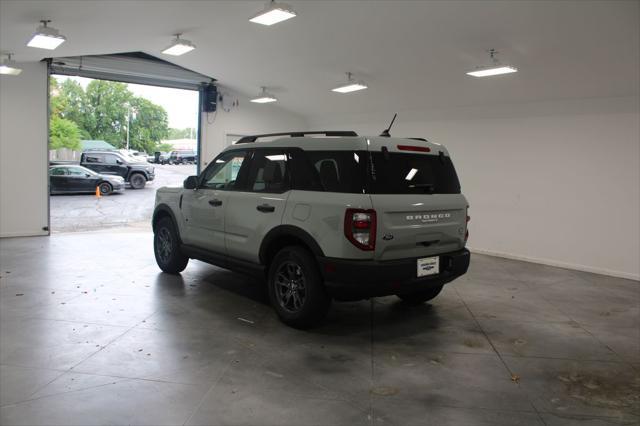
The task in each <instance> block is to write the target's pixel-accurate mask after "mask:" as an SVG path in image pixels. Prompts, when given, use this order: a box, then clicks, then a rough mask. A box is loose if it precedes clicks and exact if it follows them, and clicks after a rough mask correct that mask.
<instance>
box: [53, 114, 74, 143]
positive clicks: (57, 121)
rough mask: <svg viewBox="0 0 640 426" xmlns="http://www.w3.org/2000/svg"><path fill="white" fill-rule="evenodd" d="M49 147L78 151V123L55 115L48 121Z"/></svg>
mask: <svg viewBox="0 0 640 426" xmlns="http://www.w3.org/2000/svg"><path fill="white" fill-rule="evenodd" d="M49 141H50V149H59V148H69V149H73V150H74V151H80V149H81V147H80V129H79V128H78V125H77V124H76V123H74V122H73V121H71V120H67V119H66V118H60V117H59V116H57V115H53V116H52V117H51V121H50V123H49Z"/></svg>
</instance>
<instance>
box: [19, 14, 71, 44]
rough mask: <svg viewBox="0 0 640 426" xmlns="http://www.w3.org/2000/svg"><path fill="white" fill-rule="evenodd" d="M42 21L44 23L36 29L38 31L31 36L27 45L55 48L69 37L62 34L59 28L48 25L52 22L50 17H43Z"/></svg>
mask: <svg viewBox="0 0 640 426" xmlns="http://www.w3.org/2000/svg"><path fill="white" fill-rule="evenodd" d="M40 22H41V23H42V25H40V26H39V27H38V28H37V29H36V32H35V33H34V34H33V35H32V36H31V39H30V40H29V42H28V43H27V46H29V47H37V48H38V49H47V50H53V49H55V48H56V47H58V46H60V45H61V44H62V43H64V42H65V41H66V40H67V38H66V37H65V36H63V35H61V34H60V32H59V31H58V30H56V29H55V28H52V27H48V26H47V24H48V23H49V22H51V20H50V19H43V20H41V21H40Z"/></svg>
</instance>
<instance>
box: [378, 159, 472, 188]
mask: <svg viewBox="0 0 640 426" xmlns="http://www.w3.org/2000/svg"><path fill="white" fill-rule="evenodd" d="M370 155H371V163H370V167H369V168H370V170H369V176H370V178H369V183H368V192H370V193H372V194H414V193H427V194H459V193H460V182H459V181H458V176H457V175H456V171H455V169H454V167H453V163H452V162H451V158H449V157H447V156H444V155H424V154H399V153H388V154H387V155H386V156H385V155H384V154H382V153H381V152H371V153H370Z"/></svg>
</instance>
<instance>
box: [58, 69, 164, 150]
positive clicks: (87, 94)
mask: <svg viewBox="0 0 640 426" xmlns="http://www.w3.org/2000/svg"><path fill="white" fill-rule="evenodd" d="M50 88H51V94H50V95H51V120H52V125H53V119H54V117H57V118H60V119H65V120H69V121H71V122H73V123H75V124H76V127H77V129H78V131H79V135H80V138H81V139H101V140H105V141H107V142H109V143H110V144H112V145H113V146H115V147H118V148H124V147H125V146H126V140H127V124H129V129H128V130H129V141H130V143H129V147H130V148H132V149H137V150H141V151H145V152H153V151H157V148H156V147H157V145H158V144H159V143H160V141H161V140H162V139H166V138H167V136H168V134H169V126H168V117H167V112H166V111H165V110H164V108H162V107H161V106H159V105H156V104H154V103H153V102H150V101H148V100H147V99H144V98H140V97H136V96H134V95H133V93H131V91H129V89H128V88H127V85H126V84H125V83H119V82H113V81H104V80H93V81H91V82H90V83H89V84H88V85H87V89H86V91H85V90H83V88H82V86H81V85H80V84H79V83H77V82H75V81H73V80H65V81H62V82H59V81H57V80H56V79H55V78H52V79H51V84H50ZM128 118H129V120H128ZM56 125H57V126H58V125H59V123H57V124H56Z"/></svg>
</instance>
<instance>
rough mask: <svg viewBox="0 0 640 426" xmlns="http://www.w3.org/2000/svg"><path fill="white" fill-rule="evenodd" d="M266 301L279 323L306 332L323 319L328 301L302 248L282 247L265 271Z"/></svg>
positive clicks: (311, 259) (318, 274)
mask: <svg viewBox="0 0 640 426" xmlns="http://www.w3.org/2000/svg"><path fill="white" fill-rule="evenodd" d="M268 286H269V299H270V300H271V305H272V306H273V308H274V309H275V311H276V313H277V314H278V316H279V317H280V320H281V321H282V322H284V323H285V324H287V325H290V326H292V327H295V328H309V327H312V326H314V325H316V324H318V323H320V322H321V321H322V320H323V319H324V317H325V316H326V315H327V311H328V310H329V306H330V305H331V298H330V297H329V295H328V294H327V291H326V289H325V287H324V283H323V282H322V278H321V275H320V271H318V267H317V266H316V262H315V260H314V259H313V257H312V256H311V254H310V253H309V252H308V251H307V250H305V249H304V248H302V247H299V246H289V247H285V248H283V249H282V250H280V251H279V252H278V254H276V256H275V257H274V259H273V261H272V262H271V266H270V268H269V279H268Z"/></svg>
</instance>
